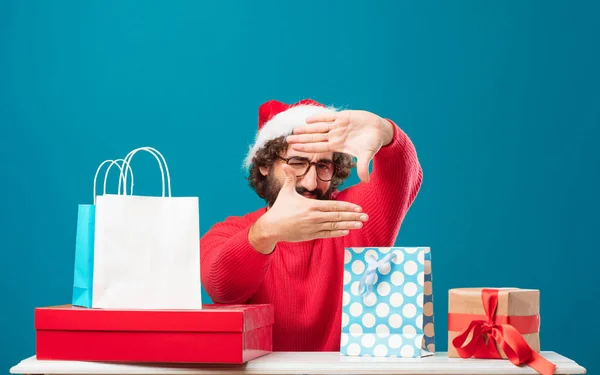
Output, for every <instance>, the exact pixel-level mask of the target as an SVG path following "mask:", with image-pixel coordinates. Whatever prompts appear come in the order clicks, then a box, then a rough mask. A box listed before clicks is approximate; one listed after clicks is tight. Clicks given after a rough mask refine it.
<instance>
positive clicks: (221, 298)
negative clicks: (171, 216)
mask: <svg viewBox="0 0 600 375" xmlns="http://www.w3.org/2000/svg"><path fill="white" fill-rule="evenodd" d="M421 181H422V170H421V166H420V164H419V161H418V159H417V154H416V151H415V148H414V146H413V144H412V142H411V141H410V139H409V138H408V137H407V135H406V134H405V133H404V132H403V131H402V130H401V129H400V128H398V127H397V126H396V125H395V124H394V138H393V141H392V142H391V143H390V144H388V145H387V146H384V147H382V148H381V149H380V150H379V152H378V153H376V154H375V156H374V158H373V170H372V173H371V181H370V182H369V183H362V182H360V183H358V184H356V185H354V186H352V187H349V188H347V189H345V190H342V191H340V192H339V193H338V194H337V196H336V197H334V198H332V199H338V200H343V201H348V202H353V203H356V204H358V205H360V206H361V207H362V208H363V211H364V212H366V213H367V214H368V215H369V220H368V221H367V222H366V223H365V224H364V226H363V227H362V228H361V229H358V230H351V231H350V234H348V235H347V236H345V237H338V238H328V239H317V240H313V241H305V242H297V243H288V242H279V243H278V244H277V246H276V248H275V250H274V251H273V252H272V253H271V254H269V255H263V254H260V253H258V252H257V251H256V250H254V248H253V247H252V246H251V245H250V244H249V242H248V231H249V229H250V227H251V226H252V224H253V223H254V222H255V221H256V220H257V219H258V218H259V217H260V216H261V215H262V214H264V213H265V212H266V207H264V208H261V209H259V210H257V211H254V212H251V213H249V214H246V215H244V216H241V217H228V218H227V219H226V220H225V221H223V222H220V223H217V224H216V225H214V226H213V227H212V228H211V229H210V230H209V231H208V232H207V233H206V234H205V235H204V236H203V237H202V238H201V240H200V258H201V274H202V284H203V286H204V288H205V289H206V292H207V293H208V295H209V296H210V297H211V298H212V299H213V302H214V303H223V304H240V303H251V304H254V303H269V304H272V305H273V306H274V309H275V324H274V326H273V350H275V351H338V350H339V348H340V335H341V318H342V292H343V273H344V248H345V247H352V246H356V247H364V246H394V243H395V240H396V236H397V234H398V232H399V230H400V224H401V222H402V220H403V218H404V216H405V215H406V212H407V211H408V209H409V207H410V206H411V204H412V202H413V201H414V199H415V197H416V195H417V192H418V191H419V189H420V187H421Z"/></svg>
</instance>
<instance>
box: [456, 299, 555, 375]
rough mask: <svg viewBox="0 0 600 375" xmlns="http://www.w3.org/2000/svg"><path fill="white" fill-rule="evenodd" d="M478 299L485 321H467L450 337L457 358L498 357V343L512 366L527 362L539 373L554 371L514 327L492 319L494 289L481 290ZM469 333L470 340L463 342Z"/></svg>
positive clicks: (550, 363) (494, 315)
mask: <svg viewBox="0 0 600 375" xmlns="http://www.w3.org/2000/svg"><path fill="white" fill-rule="evenodd" d="M481 298H482V300H483V308H484V309H485V315H486V317H487V321H486V320H473V321H471V323H470V324H469V326H468V327H467V328H466V329H465V330H464V331H462V332H461V333H460V335H458V336H456V337H455V338H454V340H452V345H453V346H454V347H455V348H456V351H457V352H458V355H460V356H461V358H470V357H473V356H474V357H475V358H502V356H501V355H500V353H499V352H498V348H497V346H496V344H498V346H499V347H500V348H502V351H503V352H504V353H505V354H506V357H507V358H508V359H509V360H510V361H511V362H512V363H513V364H514V365H516V366H521V365H523V364H525V365H528V366H529V367H531V368H533V369H534V370H536V371H537V372H538V373H540V374H542V375H551V374H552V373H554V370H555V369H556V365H555V364H553V363H552V362H550V361H548V360H547V359H545V358H544V357H542V356H541V355H540V354H539V353H537V352H535V351H534V350H533V349H531V347H530V346H529V345H528V344H527V341H525V339H524V338H523V336H522V335H521V333H520V332H519V331H518V330H517V329H516V328H515V327H514V326H512V325H510V324H498V323H497V322H496V308H497V307H498V290H497V289H483V290H482V295H481ZM471 334H472V336H471V340H470V341H469V342H468V343H466V344H465V341H466V340H467V338H468V337H469V336H470V335H471Z"/></svg>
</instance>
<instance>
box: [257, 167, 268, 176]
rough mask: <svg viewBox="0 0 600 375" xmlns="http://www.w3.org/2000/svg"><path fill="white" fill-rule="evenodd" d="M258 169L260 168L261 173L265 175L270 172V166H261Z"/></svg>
mask: <svg viewBox="0 0 600 375" xmlns="http://www.w3.org/2000/svg"><path fill="white" fill-rule="evenodd" d="M258 169H259V170H260V173H261V174H262V175H263V176H266V175H268V174H269V167H259V168H258Z"/></svg>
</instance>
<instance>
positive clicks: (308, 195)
mask: <svg viewBox="0 0 600 375" xmlns="http://www.w3.org/2000/svg"><path fill="white" fill-rule="evenodd" d="M302 196H303V197H306V198H309V199H314V198H316V195H315V194H311V193H303V194H302Z"/></svg>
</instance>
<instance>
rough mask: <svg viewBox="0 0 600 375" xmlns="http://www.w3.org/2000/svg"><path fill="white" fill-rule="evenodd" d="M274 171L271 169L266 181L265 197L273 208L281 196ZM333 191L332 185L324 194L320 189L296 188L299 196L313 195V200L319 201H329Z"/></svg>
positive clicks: (279, 185)
mask: <svg viewBox="0 0 600 375" xmlns="http://www.w3.org/2000/svg"><path fill="white" fill-rule="evenodd" d="M273 170H274V168H271V170H270V171H269V173H268V174H267V179H266V181H265V190H264V196H265V198H264V199H265V200H266V201H267V204H268V205H269V207H271V206H273V204H274V203H275V200H276V199H277V196H278V195H279V191H280V190H281V184H280V183H279V181H278V180H277V179H276V178H275V176H274V175H273ZM332 191H333V187H332V186H331V185H330V187H329V189H327V191H325V192H323V190H321V189H319V188H316V189H314V190H308V189H307V188H305V187H303V186H296V192H297V193H298V194H300V195H302V194H306V193H308V194H310V195H312V198H314V199H318V200H328V199H329V198H330V197H331V192H332Z"/></svg>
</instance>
